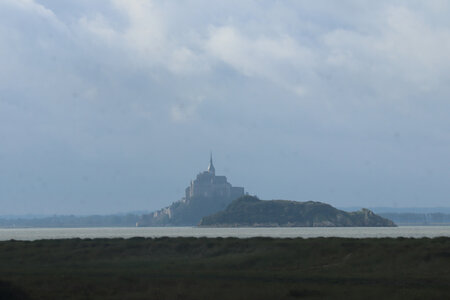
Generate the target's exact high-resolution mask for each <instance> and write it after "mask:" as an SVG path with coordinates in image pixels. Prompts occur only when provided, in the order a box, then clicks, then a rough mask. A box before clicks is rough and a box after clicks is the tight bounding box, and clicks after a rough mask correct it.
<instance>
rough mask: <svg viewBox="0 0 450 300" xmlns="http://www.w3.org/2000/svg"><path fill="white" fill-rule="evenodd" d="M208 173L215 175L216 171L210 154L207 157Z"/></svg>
mask: <svg viewBox="0 0 450 300" xmlns="http://www.w3.org/2000/svg"><path fill="white" fill-rule="evenodd" d="M208 172H209V173H211V174H213V175H216V169H215V168H214V165H213V159H212V152H211V153H210V156H209V166H208Z"/></svg>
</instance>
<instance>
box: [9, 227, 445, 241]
mask: <svg viewBox="0 0 450 300" xmlns="http://www.w3.org/2000/svg"><path fill="white" fill-rule="evenodd" d="M132 237H145V238H157V237H210V238H214V237H224V238H225V237H236V238H250V237H274V238H297V237H299V238H315V237H345V238H385V237H389V238H397V237H405V238H422V237H427V238H435V237H450V226H399V227H269V228H266V227H264V228H254V227H253V228H203V227H121V228H117V227H109V228H98V227H95V228H0V241H6V240H12V239H13V240H27V241H33V240H41V239H70V238H81V239H86V238H90V239H93V238H132Z"/></svg>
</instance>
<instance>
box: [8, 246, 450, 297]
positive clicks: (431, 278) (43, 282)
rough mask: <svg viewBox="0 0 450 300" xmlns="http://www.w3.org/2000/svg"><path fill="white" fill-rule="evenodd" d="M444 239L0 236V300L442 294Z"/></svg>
mask: <svg viewBox="0 0 450 300" xmlns="http://www.w3.org/2000/svg"><path fill="white" fill-rule="evenodd" d="M449 291H450V238H433V239H429V238H421V239H407V238H397V239H393V238H380V239H370V238H367V239H349V238H311V239H301V238H295V239H277V238H250V239H238V238H154V239H152V238H131V239H65V240H38V241H31V242H30V241H4V242H0V299H301V298H306V299H331V298H333V299H361V298H366V299H380V298H383V299H445V298H447V297H448V293H449Z"/></svg>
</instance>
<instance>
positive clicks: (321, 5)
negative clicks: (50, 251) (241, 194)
mask: <svg viewBox="0 0 450 300" xmlns="http://www.w3.org/2000/svg"><path fill="white" fill-rule="evenodd" d="M449 15H450V2H449V1H445V0H442V1H440V0H436V1H432V0H427V1H413V0H408V1H395V0H389V1H360V0H358V1H356V0H355V1H350V0H342V1H331V0H330V1H275V0H274V1H242V0H239V1H229V0H227V1H206V0H205V1H200V0H193V1H150V0H148V1H144V0H142V1H138V0H136V1H131V0H97V1H92V0H66V1H61V0H0V215H1V214H25V213H33V214H67V213H73V214H81V213H82V214H87V213H105V214H106V213H114V212H123V211H125V212H126V211H133V210H149V211H152V210H156V209H159V208H161V207H163V206H167V205H169V204H170V203H171V202H173V201H176V200H178V199H180V198H181V197H182V196H183V194H184V188H185V187H186V186H187V185H188V184H189V181H190V180H191V179H193V178H195V176H196V174H197V173H198V172H200V171H203V170H205V169H206V167H207V165H208V159H209V152H210V151H213V155H214V159H215V166H216V170H217V173H218V174H223V175H226V176H227V177H228V180H229V181H230V182H231V183H232V184H233V185H236V186H244V187H245V188H246V190H247V191H248V192H249V193H250V194H256V195H258V196H259V197H260V198H262V199H289V200H299V201H306V200H316V201H323V202H327V203H330V204H332V205H334V206H359V207H374V206H397V207H404V206H450V184H449V183H450V55H449V53H450V18H449V17H448V16H449Z"/></svg>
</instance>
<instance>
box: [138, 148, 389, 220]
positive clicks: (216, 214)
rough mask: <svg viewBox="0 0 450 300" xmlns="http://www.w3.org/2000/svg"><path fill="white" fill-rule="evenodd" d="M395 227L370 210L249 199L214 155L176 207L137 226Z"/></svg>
mask: <svg viewBox="0 0 450 300" xmlns="http://www.w3.org/2000/svg"><path fill="white" fill-rule="evenodd" d="M197 225H200V226H212V227H213V226H215V227H238V226H252V227H253V226H264V227H271V226H290V227H297V226H302V227H306V226H308V227H309V226H311V227H319V226H321V227H326V226H330V227H337V226H395V224H394V223H393V222H392V221H390V220H388V219H385V218H382V217H380V216H378V215H376V214H374V213H373V212H371V211H370V210H368V209H363V210H361V211H356V212H345V211H342V210H338V209H336V208H334V207H333V206H331V205H329V204H325V203H321V202H313V201H308V202H297V201H286V200H271V201H263V200H260V199H258V198H257V197H255V196H249V195H248V194H246V193H245V192H244V188H243V187H235V186H232V185H231V184H230V183H229V182H228V180H227V178H226V177H225V176H220V175H216V170H215V168H214V164H213V160H212V155H211V157H210V160H209V165H208V168H207V170H206V171H203V172H200V173H199V174H198V175H197V177H196V179H194V180H192V181H191V182H190V184H189V186H188V187H187V188H186V190H185V196H184V197H183V198H181V200H179V201H176V202H174V203H172V205H170V206H168V207H166V208H163V209H160V210H158V211H155V212H153V213H151V214H146V215H143V216H141V218H140V220H139V221H138V222H137V224H136V226H197Z"/></svg>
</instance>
